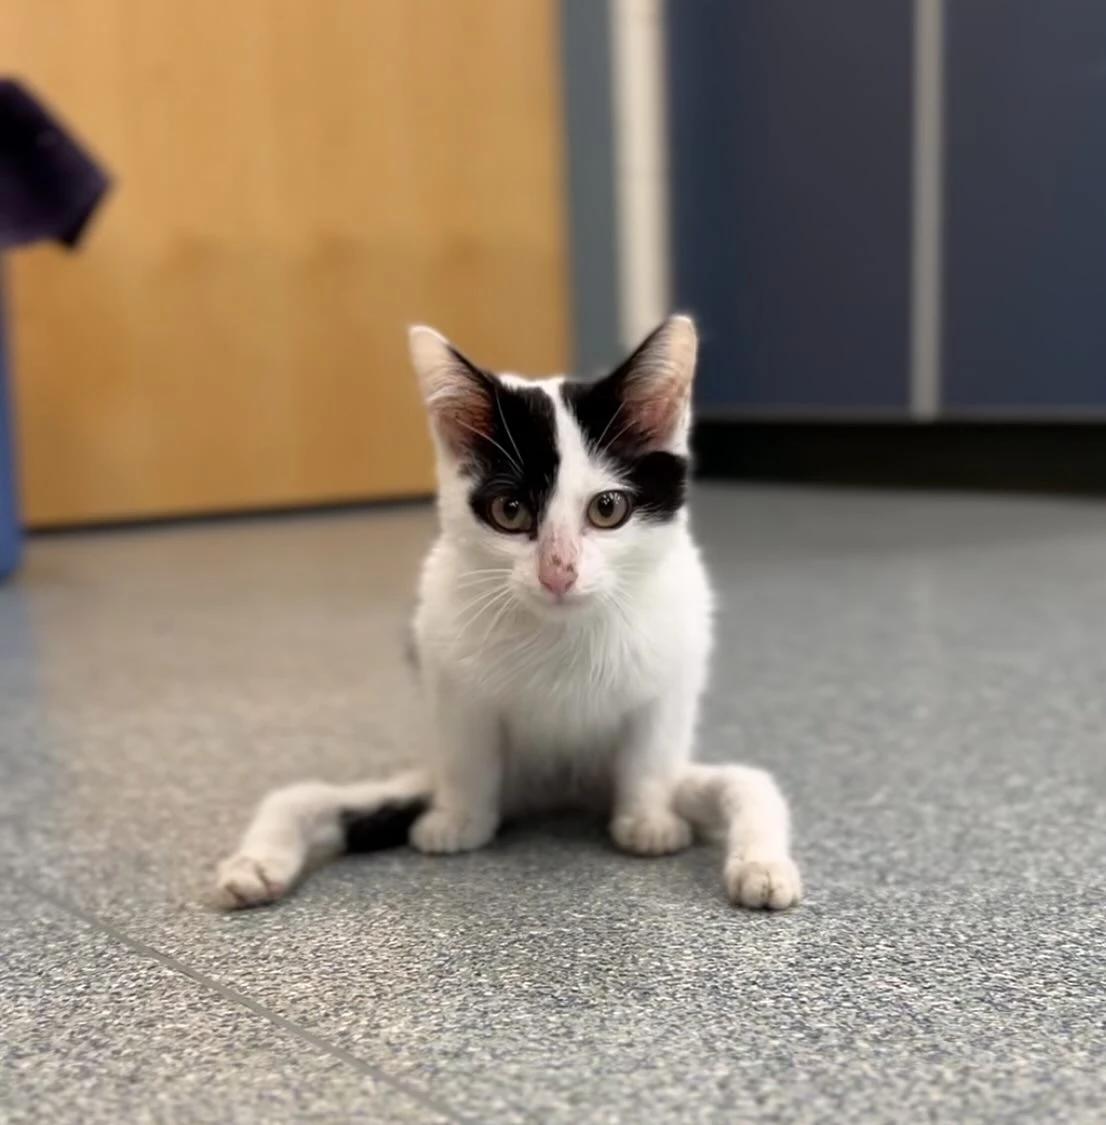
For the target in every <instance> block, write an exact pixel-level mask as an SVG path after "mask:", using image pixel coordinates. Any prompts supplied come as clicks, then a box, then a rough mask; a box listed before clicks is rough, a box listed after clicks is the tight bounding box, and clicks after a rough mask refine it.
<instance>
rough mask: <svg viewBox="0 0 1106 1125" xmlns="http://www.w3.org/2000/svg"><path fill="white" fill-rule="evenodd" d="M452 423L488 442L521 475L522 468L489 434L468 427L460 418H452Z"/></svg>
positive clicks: (473, 427)
mask: <svg viewBox="0 0 1106 1125" xmlns="http://www.w3.org/2000/svg"><path fill="white" fill-rule="evenodd" d="M452 422H453V424H454V425H455V426H460V427H461V429H462V430H468V431H469V433H471V434H475V435H476V436H477V437H478V438H481V439H482V440H483V441H486V442H488V443H489V444H490V445H494V446H495V447H496V449H498V450H499V452H500V453H502V454H503V456H504V457H506V458H507V460H508V461H510V463H511V464H512V465H513V466H514V467H515V471H516V472H518V473H520V474H521V473H522V466H521V465H520V464H519V463H518V462H517V461H516V460H515V459H514V458H513V457H512V456H511V455H510V454H509V453H508V452H507V450H505V449H504V448H503V446H501V445H500V444H499V442H497V441H496V440H495V438H493V437H491V436H490V435H489V434H482V433H481V432H480V431H479V430H478V429H477V428H476V427H475V426H470V425H469V424H468V423H467V422H465V421H464V420H463V419H461V418H453V419H452Z"/></svg>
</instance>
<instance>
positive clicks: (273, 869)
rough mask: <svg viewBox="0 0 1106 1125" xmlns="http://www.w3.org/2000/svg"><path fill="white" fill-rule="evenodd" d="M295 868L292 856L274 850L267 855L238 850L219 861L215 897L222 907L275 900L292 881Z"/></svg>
mask: <svg viewBox="0 0 1106 1125" xmlns="http://www.w3.org/2000/svg"><path fill="white" fill-rule="evenodd" d="M298 869H299V865H298V863H297V861H296V859H295V857H292V856H282V855H280V854H279V853H277V852H271V853H269V854H267V855H248V854H246V853H244V852H240V853H239V854H238V855H234V856H231V857H230V859H226V860H224V861H223V862H222V863H220V864H219V868H218V871H217V873H216V877H215V901H216V903H217V905H219V906H220V907H222V908H223V909H224V910H241V909H242V908H243V907H247V906H264V905H265V904H266V903H270V902H276V900H277V899H278V898H280V897H281V896H282V895H283V894H284V893H285V892H286V891H287V890H288V888H289V887H290V886H291V885H292V881H293V880H294V879H295V877H296V874H297V873H298Z"/></svg>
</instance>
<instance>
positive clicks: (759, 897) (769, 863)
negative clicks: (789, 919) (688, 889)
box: [725, 856, 803, 910]
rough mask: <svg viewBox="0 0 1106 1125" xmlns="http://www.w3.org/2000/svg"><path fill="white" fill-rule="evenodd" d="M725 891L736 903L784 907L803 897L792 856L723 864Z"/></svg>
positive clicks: (769, 907)
mask: <svg viewBox="0 0 1106 1125" xmlns="http://www.w3.org/2000/svg"><path fill="white" fill-rule="evenodd" d="M725 882H726V894H728V895H729V896H730V900H731V901H732V902H734V903H736V904H737V905H738V906H748V907H750V908H752V909H754V910H786V909H787V908H788V907H789V906H794V905H795V904H796V903H797V902H798V901H799V899H801V898H802V897H803V882H802V879H801V878H800V877H799V869H798V867H796V866H795V863H794V861H793V860H791V859H789V858H788V857H786V856H784V857H783V858H782V859H765V860H738V861H736V862H734V863H730V864H727V866H726V874H725Z"/></svg>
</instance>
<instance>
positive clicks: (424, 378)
mask: <svg viewBox="0 0 1106 1125" xmlns="http://www.w3.org/2000/svg"><path fill="white" fill-rule="evenodd" d="M695 348H696V340H695V330H694V327H693V326H692V323H691V321H690V320H688V319H686V318H684V317H673V318H671V319H669V320H667V321H665V323H664V324H663V325H661V327H660V328H658V329H657V330H656V332H654V333H653V334H652V335H651V336H650V337H649V338H648V339H647V340H646V341H645V343H643V344H642V345H641V347H640V348H638V350H637V351H636V352H635V353H634V354H633V355H632V356H631V357H630V358H629V359H628V360H627V361H626V362H625V363H624V364H622V366H621V367H619V368H618V369H617V370H616V371H614V372H612V373H611V374H610V375H608V376H606V377H605V378H604V379H600V380H597V381H595V382H590V383H585V382H575V381H570V380H563V379H545V380H540V381H527V380H523V379H519V378H517V377H516V376H511V375H499V376H497V375H493V374H492V373H491V372H488V371H484V370H482V369H480V368H478V367H476V366H475V365H474V364H472V363H471V362H470V361H469V360H467V359H465V357H464V356H462V355H461V354H460V353H459V352H458V351H457V350H456V349H454V348H453V347H452V345H450V344H449V343H448V342H447V341H445V340H443V339H442V337H440V336H438V335H437V334H436V333H434V332H432V331H430V330H429V329H424V328H418V329H414V330H413V331H412V333H411V350H412V358H413V361H414V364H415V368H416V371H417V372H418V374H419V379H420V383H421V386H422V388H423V393H424V396H425V398H426V403H427V409H428V412H429V415H430V420H431V429H432V432H433V434H434V438H435V445H436V447H437V451H438V478H439V480H438V483H439V497H440V506H441V514H442V524H443V529H444V530H445V533H446V534H447V535H448V536H449V537H450V538H451V540H453V541H454V542H455V543H456V544H457V545H458V546H459V547H461V548H462V549H463V550H464V552H465V554H466V557H467V558H468V559H470V560H471V564H472V565H471V569H470V574H469V576H468V578H469V579H470V580H471V586H469V587H467V589H465V590H463V591H459V592H462V593H467V594H469V595H470V596H471V597H472V598H473V600H477V599H478V598H479V597H481V596H482V595H483V594H484V592H485V591H487V596H488V597H491V595H492V592H493V591H496V590H500V589H503V588H506V589H507V590H509V591H510V593H511V595H512V596H513V599H514V600H516V601H518V602H520V603H522V604H524V605H526V606H528V607H530V608H531V609H533V610H535V611H537V612H539V613H542V614H545V615H552V616H560V615H565V614H569V613H578V612H580V611H582V610H585V609H586V608H588V607H594V606H597V605H608V606H609V605H612V604H617V603H618V601H619V595H620V591H623V590H626V589H629V588H631V587H632V586H633V584H634V583H635V582H637V581H639V580H640V578H641V577H642V576H643V575H644V574H646V573H647V572H648V570H649V569H650V568H651V567H653V566H655V565H656V564H657V562H658V561H659V560H660V559H661V558H663V556H664V553H665V549H666V547H667V546H668V544H669V543H670V542H671V538H672V534H671V533H672V527H673V525H674V524H675V523H677V522H678V520H679V519H680V517H681V513H682V511H683V506H684V498H685V491H686V481H687V431H688V421H689V397H690V388H691V379H692V375H693V373H694V367H695Z"/></svg>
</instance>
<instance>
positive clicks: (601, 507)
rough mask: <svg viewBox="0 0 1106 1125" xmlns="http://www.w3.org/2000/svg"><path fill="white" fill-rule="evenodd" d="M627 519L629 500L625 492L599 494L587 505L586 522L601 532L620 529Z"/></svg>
mask: <svg viewBox="0 0 1106 1125" xmlns="http://www.w3.org/2000/svg"><path fill="white" fill-rule="evenodd" d="M629 518H630V498H629V496H627V495H626V493H625V492H600V493H599V494H598V495H597V496H593V497H592V498H591V503H590V504H588V522H589V523H590V524H591V525H592V527H598V528H601V529H602V530H603V531H610V530H611V529H612V528H615V527H621V526H622V525H623V524H624V523H625V522H626V521H627V520H628V519H629Z"/></svg>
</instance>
